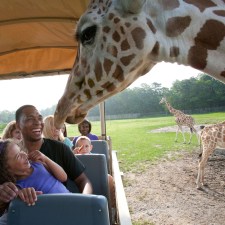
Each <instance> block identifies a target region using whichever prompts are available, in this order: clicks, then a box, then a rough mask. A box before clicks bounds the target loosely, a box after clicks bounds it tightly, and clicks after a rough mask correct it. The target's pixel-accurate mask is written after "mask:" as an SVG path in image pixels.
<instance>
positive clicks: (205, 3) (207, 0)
mask: <svg viewBox="0 0 225 225" xmlns="http://www.w3.org/2000/svg"><path fill="white" fill-rule="evenodd" d="M184 2H186V3H188V4H190V5H193V6H195V7H197V8H198V9H199V10H200V11H201V12H203V11H205V10H206V9H207V8H209V7H214V6H216V4H215V3H214V2H213V1H211V0H199V1H196V0H184Z"/></svg>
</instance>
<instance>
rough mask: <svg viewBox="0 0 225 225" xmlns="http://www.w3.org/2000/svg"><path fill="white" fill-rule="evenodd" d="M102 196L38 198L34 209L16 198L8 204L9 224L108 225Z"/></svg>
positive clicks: (77, 195) (42, 196)
mask: <svg viewBox="0 0 225 225" xmlns="http://www.w3.org/2000/svg"><path fill="white" fill-rule="evenodd" d="M107 204H108V203H107V200H106V198H105V197H104V196H96V195H83V194H44V195H39V196H38V200H37V202H36V204H35V205H34V206H27V204H25V203H24V202H22V201H21V200H19V199H15V200H13V201H12V202H11V203H10V206H9V210H8V223H7V224H8V225H64V224H65V225H96V224H101V225H109V224H110V222H109V213H108V207H107Z"/></svg>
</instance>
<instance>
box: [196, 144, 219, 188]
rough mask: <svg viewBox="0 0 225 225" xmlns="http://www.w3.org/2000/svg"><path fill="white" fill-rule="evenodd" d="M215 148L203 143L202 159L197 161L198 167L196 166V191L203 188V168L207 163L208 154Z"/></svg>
mask: <svg viewBox="0 0 225 225" xmlns="http://www.w3.org/2000/svg"><path fill="white" fill-rule="evenodd" d="M214 149H215V146H214V145H213V146H212V145H211V146H208V145H207V146H205V145H204V143H203V152H202V157H201V159H200V160H199V165H198V176H197V180H196V184H197V189H201V188H202V186H204V171H205V166H206V163H207V160H208V158H209V156H210V154H211V153H212V152H213V151H214Z"/></svg>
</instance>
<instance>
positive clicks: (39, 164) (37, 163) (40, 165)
mask: <svg viewBox="0 0 225 225" xmlns="http://www.w3.org/2000/svg"><path fill="white" fill-rule="evenodd" d="M30 164H31V166H32V167H34V168H36V167H42V166H43V164H42V163H41V162H34V161H31V162H30Z"/></svg>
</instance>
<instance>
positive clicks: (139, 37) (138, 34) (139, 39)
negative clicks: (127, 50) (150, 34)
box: [131, 27, 146, 50]
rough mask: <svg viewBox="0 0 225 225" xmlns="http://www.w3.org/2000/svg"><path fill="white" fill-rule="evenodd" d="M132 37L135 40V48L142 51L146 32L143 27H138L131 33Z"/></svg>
mask: <svg viewBox="0 0 225 225" xmlns="http://www.w3.org/2000/svg"><path fill="white" fill-rule="evenodd" d="M131 36H132V38H133V40H134V43H135V47H136V48H138V49H140V50H141V49H143V48H144V39H145V37H146V32H145V31H144V30H143V29H142V28H141V27H137V28H134V29H133V30H132V31H131Z"/></svg>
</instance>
